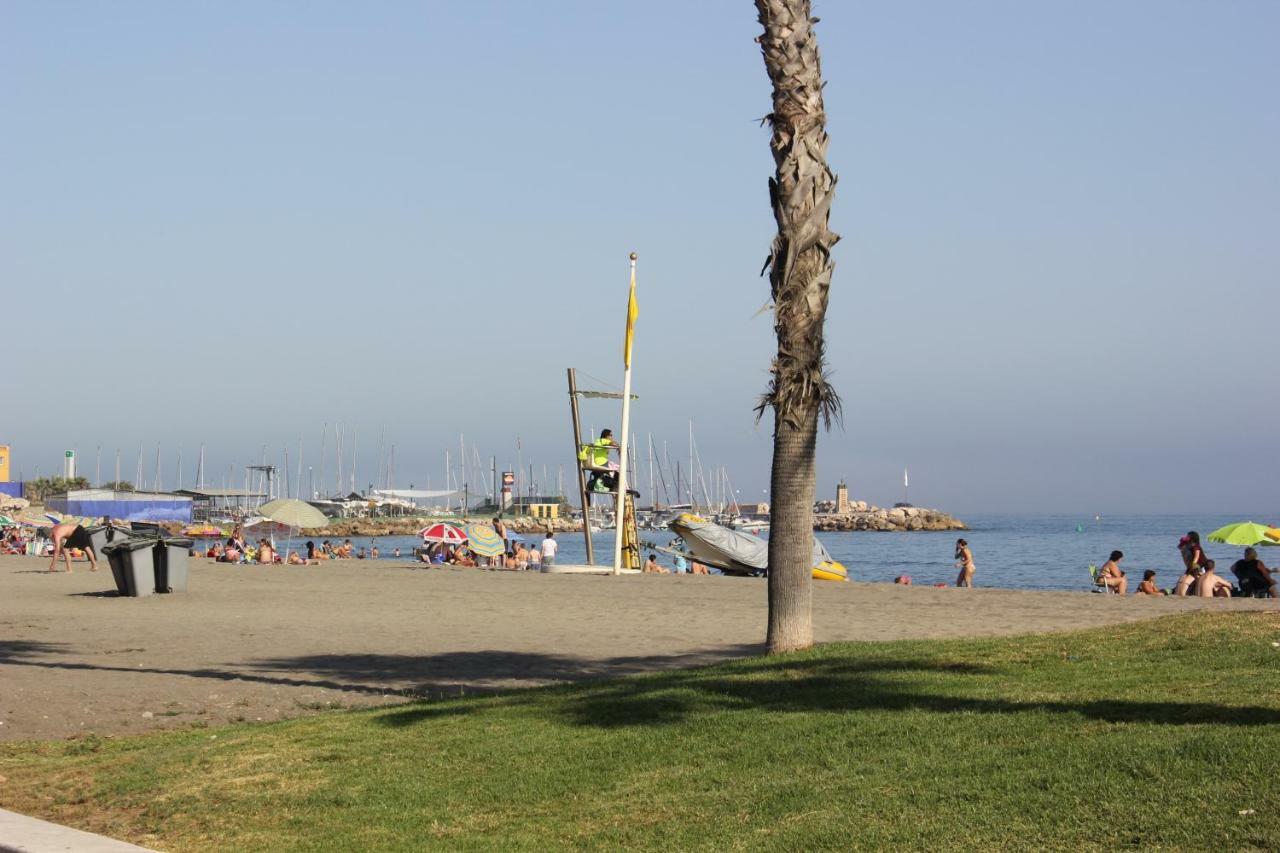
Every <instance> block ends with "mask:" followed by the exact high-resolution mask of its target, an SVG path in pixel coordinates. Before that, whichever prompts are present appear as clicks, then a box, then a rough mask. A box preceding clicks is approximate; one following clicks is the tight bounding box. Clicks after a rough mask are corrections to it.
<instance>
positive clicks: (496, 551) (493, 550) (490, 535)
mask: <svg viewBox="0 0 1280 853" xmlns="http://www.w3.org/2000/svg"><path fill="white" fill-rule="evenodd" d="M466 534H467V539H468V540H470V542H471V550H472V551H475V552H476V553H477V554H479V555H480V556H481V557H501V556H502V555H503V554H505V553H506V551H507V548H506V545H505V543H503V541H502V537H501V536H499V535H498V531H496V530H494V529H493V528H492V527H490V526H489V525H487V524H468V525H467V527H466Z"/></svg>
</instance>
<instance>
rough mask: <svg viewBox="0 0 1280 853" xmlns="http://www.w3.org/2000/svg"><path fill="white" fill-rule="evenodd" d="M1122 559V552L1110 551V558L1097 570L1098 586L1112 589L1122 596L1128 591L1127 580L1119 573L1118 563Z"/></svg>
mask: <svg viewBox="0 0 1280 853" xmlns="http://www.w3.org/2000/svg"><path fill="white" fill-rule="evenodd" d="M1123 559H1124V552H1123V551H1112V552H1111V557H1110V558H1109V559H1108V560H1107V561H1106V562H1105V563H1103V564H1102V568H1100V569H1098V586H1102V587H1106V588H1107V589H1114V590H1115V591H1116V592H1118V593H1120V594H1121V595H1124V594H1125V592H1126V591H1127V590H1128V589H1129V579H1128V578H1126V577H1125V576H1124V572H1122V571H1120V561H1121V560H1123Z"/></svg>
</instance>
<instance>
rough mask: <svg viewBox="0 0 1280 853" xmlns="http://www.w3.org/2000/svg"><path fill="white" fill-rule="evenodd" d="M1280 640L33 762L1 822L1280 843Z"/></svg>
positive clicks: (843, 663)
mask: <svg viewBox="0 0 1280 853" xmlns="http://www.w3.org/2000/svg"><path fill="white" fill-rule="evenodd" d="M1273 642H1280V614H1275V613H1252V614H1231V615H1204V614H1201V615H1190V616H1178V617H1172V618H1167V619H1162V620H1158V621H1154V622H1147V623H1141V624H1136V625H1128V626H1123V627H1116V628H1108V629H1103V630H1094V631H1087V632H1080V633H1074V634H1059V635H1048V636H1033V637H1017V638H1012V639H985V640H960V641H945V642H940V641H929V642H895V643H856V644H839V645H831V646H825V647H822V648H820V649H817V650H815V651H813V652H809V653H804V654H799V655H793V656H787V657H782V658H769V659H753V660H747V661H742V662H738V663H733V664H727V665H722V666H716V667H711V668H706V669H697V670H685V671H680V672H673V673H665V674H659V675H653V676H644V677H637V678H626V679H619V680H613V681H603V682H596V683H592V684H586V685H576V686H569V687H561V688H552V689H541V690H529V691H522V692H515V693H510V694H506V695H502V696H494V697H477V698H467V699H457V700H448V701H439V702H430V703H419V704H414V705H406V706H399V707H396V708H391V709H382V710H376V711H359V712H335V713H328V714H323V715H320V716H316V717H309V718H306V719H300V720H294V721H290V722H285V723H275V724H266V725H262V724H260V725H254V726H234V727H228V728H222V729H199V730H191V731H186V732H180V733H170V734H159V735H150V736H144V737H130V738H120V739H104V738H94V737H89V738H82V739H77V740H73V741H66V742H56V743H37V744H7V745H0V775H3V776H5V777H7V781H5V782H3V783H2V784H0V806H3V807H4V808H9V809H13V810H16V811H21V812H25V813H28V814H34V815H37V816H41V817H46V818H49V819H52V820H59V821H63V822H66V823H69V824H71V825H73V826H78V827H81V828H85V829H91V830H94V831H98V832H104V833H106V834H109V835H114V836H117V837H122V838H126V839H129V840H132V841H135V842H138V843H141V844H146V845H150V846H154V847H160V848H164V849H168V850H208V849H249V850H368V849H377V850H415V849H421V848H423V847H438V848H448V849H456V848H463V849H470V848H504V849H509V848H525V849H545V848H549V847H550V848H560V847H586V848H601V847H623V846H625V847H640V848H651V849H658V848H661V849H683V848H717V849H720V848H765V849H778V850H807V849H813V848H826V849H848V848H866V849H870V848H885V847H909V848H934V849H938V848H942V849H949V848H969V849H973V848H1002V849H1009V848H1018V849H1025V848H1053V849H1079V848H1095V849H1103V848H1106V849H1112V848H1118V847H1134V848H1141V849H1152V848H1164V849H1168V848H1178V849H1209V848H1213V849H1241V848H1245V849H1248V848H1257V849H1271V850H1274V849H1277V848H1280V784H1278V783H1277V771H1278V768H1277V764H1278V763H1280V677H1278V676H1277V672H1278V669H1280V648H1276V647H1273V646H1272V643H1273ZM1246 810H1252V811H1251V812H1250V813H1248V814H1241V812H1242V811H1246Z"/></svg>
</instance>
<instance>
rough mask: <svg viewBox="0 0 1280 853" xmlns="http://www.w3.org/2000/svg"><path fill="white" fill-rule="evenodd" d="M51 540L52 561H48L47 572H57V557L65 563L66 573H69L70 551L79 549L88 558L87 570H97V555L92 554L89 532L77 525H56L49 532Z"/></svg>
mask: <svg viewBox="0 0 1280 853" xmlns="http://www.w3.org/2000/svg"><path fill="white" fill-rule="evenodd" d="M49 538H50V539H52V540H53V559H51V560H50V561H49V571H51V572H53V571H57V569H55V568H54V567H55V566H57V565H58V557H59V556H61V557H62V558H63V559H64V560H66V562H67V572H68V573H70V572H71V549H72V548H79V549H80V550H81V551H83V552H84V553H85V556H86V557H88V558H89V570H90V571H92V572H96V571H97V570H98V555H97V554H95V553H94V552H93V542H92V541H91V540H90V539H89V531H87V530H85V529H84V528H83V527H81V526H80V525H78V524H56V525H54V527H53V529H52V530H51V531H49Z"/></svg>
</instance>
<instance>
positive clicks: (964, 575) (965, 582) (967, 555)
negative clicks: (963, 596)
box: [956, 539, 974, 587]
mask: <svg viewBox="0 0 1280 853" xmlns="http://www.w3.org/2000/svg"><path fill="white" fill-rule="evenodd" d="M956 566H957V568H959V569H960V574H959V575H957V576H956V586H968V587H971V586H973V568H974V566H973V552H972V551H970V550H969V543H968V542H966V541H964V540H963V539H957V540H956Z"/></svg>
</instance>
